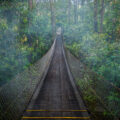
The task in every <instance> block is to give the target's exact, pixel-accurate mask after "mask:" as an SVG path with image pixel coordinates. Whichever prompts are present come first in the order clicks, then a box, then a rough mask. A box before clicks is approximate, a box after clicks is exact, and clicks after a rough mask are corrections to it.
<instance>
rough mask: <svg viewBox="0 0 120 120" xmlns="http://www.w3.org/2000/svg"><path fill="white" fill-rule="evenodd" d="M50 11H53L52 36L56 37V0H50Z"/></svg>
mask: <svg viewBox="0 0 120 120" xmlns="http://www.w3.org/2000/svg"><path fill="white" fill-rule="evenodd" d="M49 2H50V11H51V26H52V36H53V39H54V37H55V30H56V29H55V27H56V25H55V10H54V0H50V1H49Z"/></svg>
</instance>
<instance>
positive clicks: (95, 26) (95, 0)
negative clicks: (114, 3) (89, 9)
mask: <svg viewBox="0 0 120 120" xmlns="http://www.w3.org/2000/svg"><path fill="white" fill-rule="evenodd" d="M94 31H95V32H98V0H94Z"/></svg>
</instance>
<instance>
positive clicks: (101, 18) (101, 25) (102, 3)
mask: <svg viewBox="0 0 120 120" xmlns="http://www.w3.org/2000/svg"><path fill="white" fill-rule="evenodd" d="M104 2H105V1H104V0H101V7H102V8H101V11H100V32H101V33H102V32H103V20H104V11H105V6H104Z"/></svg>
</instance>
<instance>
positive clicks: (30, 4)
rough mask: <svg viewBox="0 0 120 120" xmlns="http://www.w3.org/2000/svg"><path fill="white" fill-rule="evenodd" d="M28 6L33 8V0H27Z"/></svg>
mask: <svg viewBox="0 0 120 120" xmlns="http://www.w3.org/2000/svg"><path fill="white" fill-rule="evenodd" d="M28 8H29V10H31V9H32V8H33V0H28Z"/></svg>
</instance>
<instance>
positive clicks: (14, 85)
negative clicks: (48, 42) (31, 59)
mask: <svg viewBox="0 0 120 120" xmlns="http://www.w3.org/2000/svg"><path fill="white" fill-rule="evenodd" d="M55 43H56V41H54V43H53V45H52V47H51V49H50V50H49V51H48V52H47V53H46V55H45V56H43V57H42V58H41V59H40V60H39V61H38V62H37V63H35V64H34V65H33V66H31V67H30V68H29V69H26V70H25V71H23V72H22V73H20V74H18V75H17V76H16V77H15V78H14V79H13V80H11V81H10V82H8V83H7V84H5V85H4V86H3V87H2V88H1V89H0V120H19V119H20V117H21V115H22V113H23V112H24V110H25V108H26V107H27V105H28V103H29V101H30V99H31V97H32V95H33V93H34V91H35V89H36V87H37V85H38V84H39V82H40V80H41V79H42V76H43V74H44V72H45V70H46V69H48V68H49V65H50V61H51V59H52V56H53V53H54V48H55Z"/></svg>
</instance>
